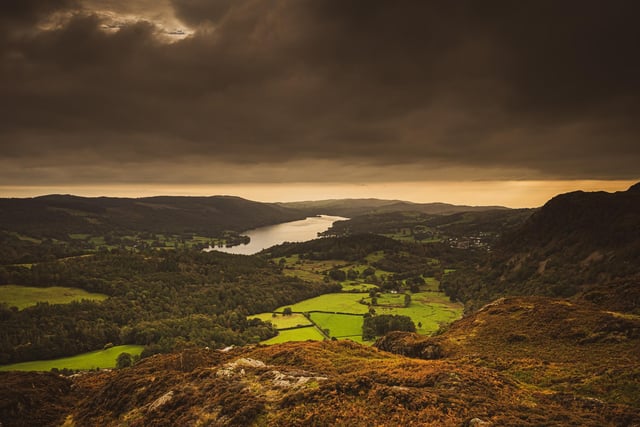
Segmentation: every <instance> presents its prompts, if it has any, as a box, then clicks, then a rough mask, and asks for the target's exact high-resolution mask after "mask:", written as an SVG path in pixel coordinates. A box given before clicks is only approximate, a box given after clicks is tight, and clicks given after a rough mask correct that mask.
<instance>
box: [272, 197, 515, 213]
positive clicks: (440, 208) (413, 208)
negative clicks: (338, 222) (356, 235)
mask: <svg viewBox="0 0 640 427" xmlns="http://www.w3.org/2000/svg"><path fill="white" fill-rule="evenodd" d="M278 205H279V206H282V207H286V208H292V209H297V210H300V211H303V212H306V213H308V214H310V215H317V214H326V215H338V216H346V217H353V216H358V215H364V214H372V213H388V212H421V213H425V214H432V215H445V214H453V213H458V212H481V211H486V210H495V209H508V208H505V207H502V206H459V205H451V204H448V203H412V202H406V201H402V200H381V199H331V200H316V201H305V202H288V203H278Z"/></svg>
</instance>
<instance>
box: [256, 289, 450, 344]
mask: <svg viewBox="0 0 640 427" xmlns="http://www.w3.org/2000/svg"><path fill="white" fill-rule="evenodd" d="M362 298H363V295H362V294H350V293H337V294H325V295H320V296H318V297H315V298H310V299H307V300H304V301H301V302H299V303H297V304H293V305H289V306H286V307H291V309H292V311H294V312H299V313H303V312H312V311H316V310H319V311H329V312H341V313H354V314H364V313H367V312H368V311H369V307H368V306H367V305H365V304H360V303H359V302H358V301H360V300H361V299H362ZM364 298H365V300H366V301H369V300H370V298H369V297H368V296H366V297H364ZM378 302H379V303H380V304H390V305H391V304H393V305H397V307H385V306H380V305H378V306H374V309H375V311H376V314H399V315H404V316H409V317H411V319H412V320H413V322H414V323H415V325H416V329H417V332H418V333H420V334H424V335H429V334H432V333H434V332H435V331H437V330H438V329H439V328H440V326H441V325H442V324H446V323H450V322H453V321H454V320H457V319H459V318H460V317H461V316H462V308H463V307H462V305H461V304H458V303H452V302H450V301H449V298H447V296H446V295H444V294H443V293H440V292H432V291H427V292H418V293H415V294H412V295H411V304H410V305H409V307H404V306H403V305H404V294H402V293H399V294H391V293H383V294H381V295H380V297H379V298H378ZM284 308H285V307H279V308H278V309H277V310H275V311H279V312H281V311H282V310H283V309H284ZM310 315H311V319H312V320H313V321H314V322H315V323H316V324H317V325H318V326H319V327H320V328H321V329H328V330H329V335H330V336H332V337H336V338H348V339H351V340H353V341H357V342H362V336H361V335H362V323H363V318H362V317H359V316H349V315H344V314H342V315H341V314H337V313H311V314H310ZM293 316H296V314H294V315H293ZM293 316H292V319H290V320H289V319H287V317H288V316H278V317H277V318H275V322H274V325H275V326H276V328H286V327H291V326H296V325H297V324H302V323H299V322H300V320H297V319H298V318H296V317H293ZM297 316H302V315H300V314H298V315H297ZM254 317H259V318H260V319H263V320H269V321H272V322H273V321H274V319H273V317H272V314H271V313H262V314H259V315H256V316H254ZM294 319H295V320H294ZM312 330H313V331H315V332H312ZM323 338H324V337H323V335H322V334H321V333H320V331H318V330H317V329H316V328H303V329H298V330H293V331H281V332H280V335H278V336H277V337H275V338H272V339H270V340H267V341H264V342H263V343H264V344H274V343H279V342H285V341H290V340H291V341H304V340H307V339H317V340H321V339H323Z"/></svg>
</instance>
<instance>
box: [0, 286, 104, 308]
mask: <svg viewBox="0 0 640 427" xmlns="http://www.w3.org/2000/svg"><path fill="white" fill-rule="evenodd" d="M107 298H108V297H107V295H103V294H95V293H90V292H87V291H85V290H84V289H78V288H63V287H59V286H52V287H48V288H34V287H30V286H18V285H2V286H0V303H4V304H7V305H8V306H9V307H18V309H19V310H22V309H23V308H25V307H29V306H32V305H36V304H37V303H38V302H48V303H49V304H67V303H70V302H71V301H80V300H83V299H87V300H94V301H102V300H105V299H107Z"/></svg>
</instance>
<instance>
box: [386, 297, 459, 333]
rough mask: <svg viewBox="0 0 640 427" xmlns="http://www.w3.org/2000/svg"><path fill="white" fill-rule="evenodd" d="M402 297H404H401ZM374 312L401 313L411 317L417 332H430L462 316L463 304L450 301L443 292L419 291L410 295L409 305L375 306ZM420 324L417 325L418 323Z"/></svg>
mask: <svg viewBox="0 0 640 427" xmlns="http://www.w3.org/2000/svg"><path fill="white" fill-rule="evenodd" d="M403 298H404V297H403ZM375 310H376V314H401V315H404V316H409V317H411V320H413V323H415V324H416V329H417V332H418V333H419V334H425V335H428V334H432V333H434V332H435V331H437V330H438V329H439V328H440V325H441V324H442V323H450V322H453V321H454V320H457V319H459V318H460V317H462V310H463V306H462V305H461V304H458V303H452V302H450V301H449V298H447V297H446V296H445V295H444V294H441V293H436V292H420V293H416V294H413V295H412V296H411V304H410V305H409V307H402V308H386V307H375ZM419 323H420V324H422V326H419V325H418V324H419Z"/></svg>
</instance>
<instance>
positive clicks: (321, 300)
mask: <svg viewBox="0 0 640 427" xmlns="http://www.w3.org/2000/svg"><path fill="white" fill-rule="evenodd" d="M361 299H362V295H361V294H350V293H339V294H325V295H320V296H318V297H315V298H310V299H306V300H304V301H300V302H299V303H297V304H293V305H290V306H288V307H291V310H293V311H297V312H307V311H313V310H323V311H341V312H344V313H366V312H367V311H368V310H369V307H367V306H366V305H364V304H360V303H359V302H358V301H360V300H361ZM280 310H282V308H279V309H278V310H276V311H280Z"/></svg>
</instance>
